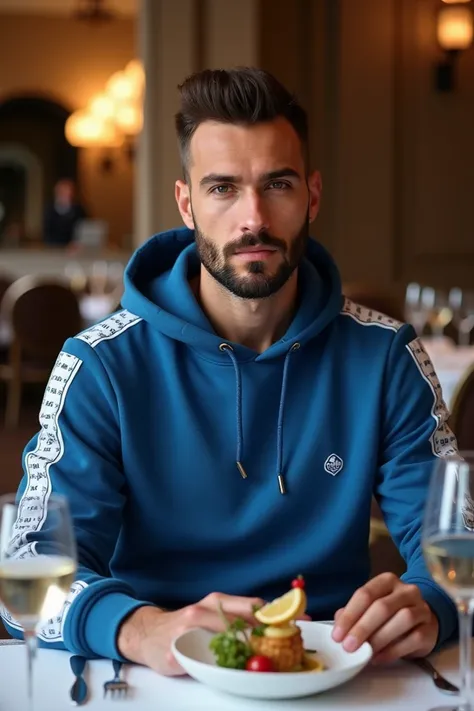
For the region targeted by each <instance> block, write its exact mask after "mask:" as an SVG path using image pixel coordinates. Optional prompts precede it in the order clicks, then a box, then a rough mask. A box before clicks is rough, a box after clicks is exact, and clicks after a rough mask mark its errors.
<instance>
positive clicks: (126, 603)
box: [85, 593, 150, 662]
mask: <svg viewBox="0 0 474 711" xmlns="http://www.w3.org/2000/svg"><path fill="white" fill-rule="evenodd" d="M143 605H150V603H149V602H141V601H139V600H135V599H133V598H131V597H128V595H124V594H123V593H110V594H109V595H106V596H105V597H102V598H101V599H100V600H99V601H98V602H97V603H96V604H95V605H94V607H93V608H92V610H91V611H90V612H89V614H88V616H87V620H86V628H85V636H86V639H87V641H88V646H89V647H90V650H91V652H92V653H93V654H94V655H96V656H99V657H106V658H107V659H118V660H119V661H121V662H126V661H128V660H127V659H125V657H123V656H122V655H121V654H120V652H119V651H118V648H117V636H118V632H119V629H120V626H121V624H122V622H123V621H124V620H125V618H126V617H128V616H129V615H131V614H132V612H134V611H135V610H136V609H138V608H139V607H143Z"/></svg>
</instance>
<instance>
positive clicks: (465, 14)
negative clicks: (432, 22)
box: [438, 7, 473, 52]
mask: <svg viewBox="0 0 474 711" xmlns="http://www.w3.org/2000/svg"><path fill="white" fill-rule="evenodd" d="M472 39H473V19H472V13H471V11H470V9H469V8H468V7H442V8H441V9H440V11H439V13H438V42H439V44H440V46H441V47H442V48H443V49H445V50H446V51H447V52H450V51H459V50H464V49H468V48H469V47H470V46H471V44H472Z"/></svg>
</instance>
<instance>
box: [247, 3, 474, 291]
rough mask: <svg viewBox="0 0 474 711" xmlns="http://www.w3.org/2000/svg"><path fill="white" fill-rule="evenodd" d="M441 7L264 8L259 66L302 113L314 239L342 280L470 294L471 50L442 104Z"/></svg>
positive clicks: (473, 270) (473, 216) (473, 251)
mask: <svg viewBox="0 0 474 711" xmlns="http://www.w3.org/2000/svg"><path fill="white" fill-rule="evenodd" d="M440 6H441V2H440V0H358V1H357V2H354V0H311V1H310V2H306V1H305V0H294V2H293V3H292V4H290V3H287V2H285V1H284V0H261V5H260V7H261V17H260V23H259V26H260V34H261V41H260V63H261V64H262V66H264V67H266V68H267V69H270V70H272V71H274V72H275V73H276V74H277V75H278V76H279V77H280V78H281V79H283V80H285V81H286V82H287V83H288V84H289V85H290V86H292V88H294V89H295V90H296V91H297V92H298V93H299V95H300V96H301V97H302V100H303V103H305V105H306V107H307V109H308V111H309V114H310V121H311V130H312V139H313V146H312V156H313V163H314V165H315V166H318V167H320V168H321V170H322V173H323V184H324V193H323V201H322V212H321V216H320V219H319V221H318V224H317V225H316V227H315V234H316V235H317V237H318V238H319V239H321V240H322V241H323V242H325V243H326V244H327V245H328V246H329V248H330V249H331V251H332V252H333V254H334V255H335V257H336V258H337V261H338V263H339V265H340V267H341V270H342V274H343V277H344V278H345V279H347V280H361V279H362V280H364V279H365V280H368V281H378V282H382V283H383V282H405V281H408V280H411V279H417V280H424V281H426V282H430V283H432V284H434V285H439V286H450V285H454V284H459V285H461V286H471V287H473V286H474V210H473V208H472V204H473V201H472V186H473V184H474V131H473V130H472V127H473V120H474V48H471V49H470V50H468V51H467V52H465V53H464V54H463V56H461V57H460V61H459V65H458V71H457V88H456V89H455V91H454V92H453V93H450V94H442V93H438V92H437V91H436V90H435V88H434V66H435V63H436V62H437V61H438V60H439V59H441V57H442V55H441V52H440V50H439V49H438V46H437V42H436V26H435V19H436V9H437V8H439V7H440ZM269 28H271V32H270V29H269Z"/></svg>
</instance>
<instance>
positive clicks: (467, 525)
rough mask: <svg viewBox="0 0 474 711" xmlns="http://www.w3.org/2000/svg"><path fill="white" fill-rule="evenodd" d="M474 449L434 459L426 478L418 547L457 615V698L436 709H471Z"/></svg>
mask: <svg viewBox="0 0 474 711" xmlns="http://www.w3.org/2000/svg"><path fill="white" fill-rule="evenodd" d="M473 490H474V453H470V452H461V453H460V454H459V456H452V457H446V458H445V459H440V460H439V461H438V462H437V463H436V465H435V469H434V472H433V475H432V477H431V481H430V490H429V495H428V500H427V503H426V509H425V517H424V523H423V536H422V538H423V551H424V555H425V559H426V563H427V566H428V568H429V571H430V573H431V575H432V576H433V578H434V580H435V581H436V582H437V583H438V585H439V586H440V587H442V588H443V589H444V590H445V592H446V593H447V594H448V595H449V596H450V597H451V598H452V599H453V600H454V602H455V603H456V606H457V609H458V615H459V651H460V675H461V699H460V702H459V704H458V705H453V704H450V705H449V706H442V707H439V708H438V709H437V711H474V703H473V696H472V682H471V643H472V622H473V613H474V504H473V499H472V492H473Z"/></svg>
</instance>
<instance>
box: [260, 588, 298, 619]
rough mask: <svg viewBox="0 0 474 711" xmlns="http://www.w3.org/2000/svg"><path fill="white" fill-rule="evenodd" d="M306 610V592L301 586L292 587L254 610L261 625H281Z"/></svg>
mask: <svg viewBox="0 0 474 711" xmlns="http://www.w3.org/2000/svg"><path fill="white" fill-rule="evenodd" d="M305 610H306V593H305V591H304V590H303V588H292V589H291V590H290V592H287V593H286V594H285V595H282V597H277V598H276V599H275V600H273V602H269V603H268V604H267V605H264V606H263V607H261V608H260V609H259V610H257V611H256V612H255V617H256V618H257V620H258V621H259V622H261V624H262V625H281V624H283V623H285V622H289V621H290V620H294V619H295V618H296V617H299V616H300V615H302V614H303V613H304V611H305Z"/></svg>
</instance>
